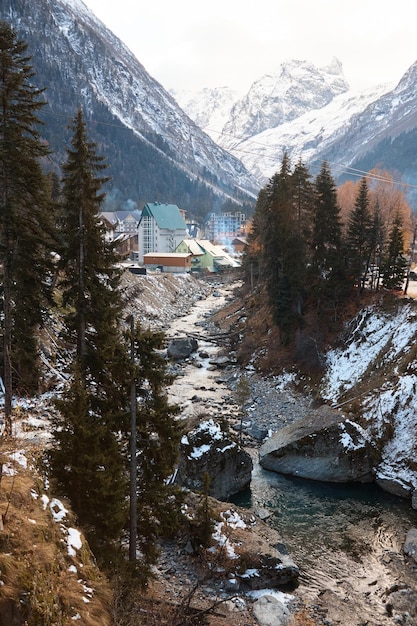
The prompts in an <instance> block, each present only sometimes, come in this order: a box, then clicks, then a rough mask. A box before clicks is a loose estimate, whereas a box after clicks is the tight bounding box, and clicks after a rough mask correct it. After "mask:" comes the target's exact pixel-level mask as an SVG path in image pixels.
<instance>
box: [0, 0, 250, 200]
mask: <svg viewBox="0 0 417 626" xmlns="http://www.w3.org/2000/svg"><path fill="white" fill-rule="evenodd" d="M0 18H1V19H3V20H5V21H7V22H9V23H10V24H11V25H12V26H13V27H14V28H15V29H16V31H17V34H18V36H19V38H21V39H23V40H24V41H26V42H27V43H28V44H29V51H28V52H29V54H30V55H31V56H32V61H31V62H32V66H33V68H34V71H35V73H36V74H35V76H34V81H35V82H36V84H37V85H38V86H39V87H42V88H43V87H45V88H46V92H45V98H46V100H47V106H46V107H45V108H44V110H43V113H42V115H43V119H44V121H45V126H44V128H43V129H42V130H43V134H44V136H45V138H46V140H47V141H48V143H49V144H50V146H51V148H52V150H53V151H54V153H53V155H52V157H51V158H52V161H53V163H54V164H55V166H56V167H57V168H58V167H59V165H60V163H62V162H63V159H64V158H65V151H64V148H65V145H68V138H69V136H70V135H69V131H68V128H67V126H68V123H70V121H71V120H72V119H73V118H74V116H75V113H76V111H77V109H78V108H79V107H82V109H83V111H84V114H85V118H86V121H87V124H88V128H89V132H90V136H91V139H92V140H93V141H95V142H96V143H97V144H98V146H99V151H100V153H101V154H103V156H105V157H106V158H107V161H108V163H109V165H110V168H109V174H110V175H111V176H112V181H111V182H110V183H109V185H108V187H107V190H108V192H109V193H110V196H112V197H114V199H115V202H118V203H119V205H120V204H121V203H123V202H124V201H127V200H128V199H130V200H132V201H134V202H135V203H137V204H139V208H142V207H141V206H140V204H141V203H143V202H148V201H150V200H152V201H154V200H159V201H163V202H166V201H168V200H169V202H173V203H177V204H178V205H179V206H181V208H185V209H192V210H194V211H196V212H198V211H200V212H204V210H207V206H209V207H213V208H219V207H220V206H221V205H222V204H223V203H224V202H225V201H226V200H227V201H230V200H232V201H234V202H236V203H239V204H240V205H242V204H245V203H251V202H252V201H253V198H254V196H255V195H256V192H257V188H258V184H257V182H256V181H255V179H254V178H253V177H252V176H251V175H250V174H249V173H248V171H247V170H246V169H245V167H244V166H243V165H242V163H241V162H240V161H239V160H238V159H237V158H236V157H234V156H232V155H231V154H230V153H228V152H226V151H225V150H223V149H222V148H220V147H219V146H218V145H217V144H215V143H214V142H213V141H212V140H211V139H210V138H209V137H208V136H207V135H206V134H205V133H204V132H202V130H201V129H200V128H199V127H198V126H197V125H196V124H195V123H194V122H193V121H192V120H191V119H190V118H189V117H188V116H187V115H186V114H185V113H184V111H183V110H182V109H181V108H180V107H179V106H178V104H177V103H176V102H175V100H174V99H173V98H172V96H171V95H170V94H169V93H168V92H167V91H165V89H164V88H163V87H162V85H160V84H159V83H158V82H157V81H155V80H154V79H153V78H152V77H151V76H150V75H149V74H148V73H147V71H146V70H145V68H144V67H143V66H142V65H141V63H140V62H139V61H138V60H137V59H136V58H135V56H134V55H133V54H132V53H131V52H130V50H129V49H128V48H127V47H126V46H125V45H124V44H123V43H122V42H121V41H120V40H119V39H118V38H117V37H116V36H115V35H113V33H111V32H110V31H109V30H108V29H107V28H106V27H105V26H104V25H103V24H102V23H101V22H100V21H99V20H98V19H97V18H96V17H95V16H94V14H93V13H92V12H91V11H90V10H89V9H88V8H87V7H86V5H85V4H84V3H83V2H82V1H81V0H39V1H38V2H36V3H34V4H33V6H31V10H30V11H28V6H27V2H26V0H3V1H2V3H1V5H0Z"/></svg>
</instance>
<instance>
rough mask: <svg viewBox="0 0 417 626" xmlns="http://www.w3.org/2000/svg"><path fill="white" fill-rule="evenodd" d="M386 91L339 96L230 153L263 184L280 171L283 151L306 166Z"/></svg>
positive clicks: (376, 88)
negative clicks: (353, 119) (355, 117)
mask: <svg viewBox="0 0 417 626" xmlns="http://www.w3.org/2000/svg"><path fill="white" fill-rule="evenodd" d="M387 89H388V87H387V85H380V86H378V87H375V88H374V89H369V90H367V91H364V92H360V93H359V92H354V91H347V92H345V93H342V94H340V95H338V96H336V97H335V98H334V99H333V100H332V101H331V102H330V103H329V104H327V105H326V106H324V107H322V108H320V109H315V110H312V111H308V112H307V113H304V114H303V115H300V116H299V117H297V118H296V119H294V120H292V121H289V122H285V123H283V124H280V125H278V126H276V127H273V128H270V129H268V130H265V131H264V132H262V133H259V134H257V135H254V136H253V137H250V138H248V139H245V140H244V141H241V142H239V143H236V144H235V146H234V148H233V150H232V152H233V154H235V155H236V156H238V157H239V158H240V159H241V160H242V162H243V163H244V164H245V166H246V167H247V168H248V169H249V171H251V172H252V173H253V174H254V175H255V176H256V177H257V179H258V180H260V181H262V180H263V181H264V182H265V181H266V180H267V179H269V178H270V177H271V176H273V174H274V173H275V172H276V171H277V169H278V168H279V165H280V163H281V160H282V156H283V154H284V152H287V154H288V156H289V157H290V159H291V161H292V162H293V163H295V162H297V161H298V160H299V159H300V158H301V159H302V161H303V162H304V163H309V162H310V161H312V160H313V159H314V158H315V157H316V154H317V151H318V150H320V151H322V152H325V150H326V146H327V144H329V143H330V142H336V141H337V138H338V136H339V135H341V134H342V133H343V132H345V130H346V127H347V126H348V125H349V123H350V120H351V119H352V118H354V116H355V115H358V114H359V113H361V112H362V111H363V110H364V109H365V108H366V107H367V106H368V105H369V104H370V103H372V102H375V101H376V100H377V99H378V98H379V97H380V96H381V95H382V94H384V93H385V92H386V91H387Z"/></svg>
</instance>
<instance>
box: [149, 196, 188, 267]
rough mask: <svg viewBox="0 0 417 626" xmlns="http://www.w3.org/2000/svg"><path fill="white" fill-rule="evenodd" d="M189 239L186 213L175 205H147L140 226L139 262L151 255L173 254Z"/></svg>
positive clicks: (155, 203) (158, 203) (154, 203)
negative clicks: (183, 241)
mask: <svg viewBox="0 0 417 626" xmlns="http://www.w3.org/2000/svg"><path fill="white" fill-rule="evenodd" d="M187 237H188V233H187V225H186V223H185V219H184V212H181V211H180V209H179V208H178V207H177V206H176V205H175V204H161V203H160V202H153V203H148V204H145V206H144V208H143V210H142V215H141V218H140V221H139V225H138V261H139V263H143V262H144V257H145V255H147V254H149V253H151V252H152V253H173V252H174V251H175V250H176V248H177V246H178V244H179V243H181V241H182V240H183V239H185V238H187Z"/></svg>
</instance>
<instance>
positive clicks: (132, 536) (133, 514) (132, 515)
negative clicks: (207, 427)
mask: <svg viewBox="0 0 417 626" xmlns="http://www.w3.org/2000/svg"><path fill="white" fill-rule="evenodd" d="M126 321H127V322H130V358H131V361H132V380H131V383H130V506H129V522H130V525H129V531H130V532H129V561H136V538H137V516H138V513H137V500H138V494H137V460H136V376H135V340H134V336H135V322H134V319H133V315H129V317H128V318H127V319H126Z"/></svg>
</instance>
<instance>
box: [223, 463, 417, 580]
mask: <svg viewBox="0 0 417 626" xmlns="http://www.w3.org/2000/svg"><path fill="white" fill-rule="evenodd" d="M254 465H255V466H254V471H253V476H252V484H251V487H250V489H248V490H246V491H245V492H242V493H241V494H239V495H238V496H236V497H235V498H234V499H233V501H234V503H235V504H238V505H240V506H243V507H253V508H254V509H255V510H256V508H258V507H259V508H265V509H268V510H269V511H270V512H271V513H272V515H271V516H270V517H269V518H268V520H267V523H268V524H269V525H270V526H272V527H273V528H275V529H277V530H278V531H279V532H280V534H281V537H282V541H283V543H284V544H285V546H286V547H287V549H288V552H289V553H290V555H291V556H292V557H293V559H294V561H295V562H296V563H297V565H298V566H299V567H300V569H301V572H302V580H305V581H309V583H310V584H311V583H314V581H315V580H317V582H318V583H319V584H325V581H327V582H329V581H330V580H337V579H339V578H340V577H343V576H345V575H346V576H347V575H349V573H350V572H349V570H350V568H351V567H352V563H353V564H354V563H358V562H360V563H361V564H364V565H365V567H366V563H367V561H369V568H372V567H374V566H375V565H374V560H375V559H374V557H376V558H377V559H378V558H380V557H381V556H383V555H384V554H386V553H388V554H389V553H390V552H401V550H402V546H403V543H404V539H405V535H406V533H407V531H408V530H409V529H410V528H411V527H415V526H417V511H414V510H413V509H412V508H411V503H410V501H409V500H406V499H403V498H398V497H395V496H392V495H390V494H387V493H385V492H384V491H382V490H381V489H379V488H378V487H377V486H376V485H368V484H367V485H356V484H348V485H337V484H331V483H320V482H315V481H308V480H303V479H300V478H293V477H289V476H284V475H281V474H276V473H274V472H268V471H266V470H263V469H262V468H261V467H260V466H259V465H258V463H255V464H254Z"/></svg>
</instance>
